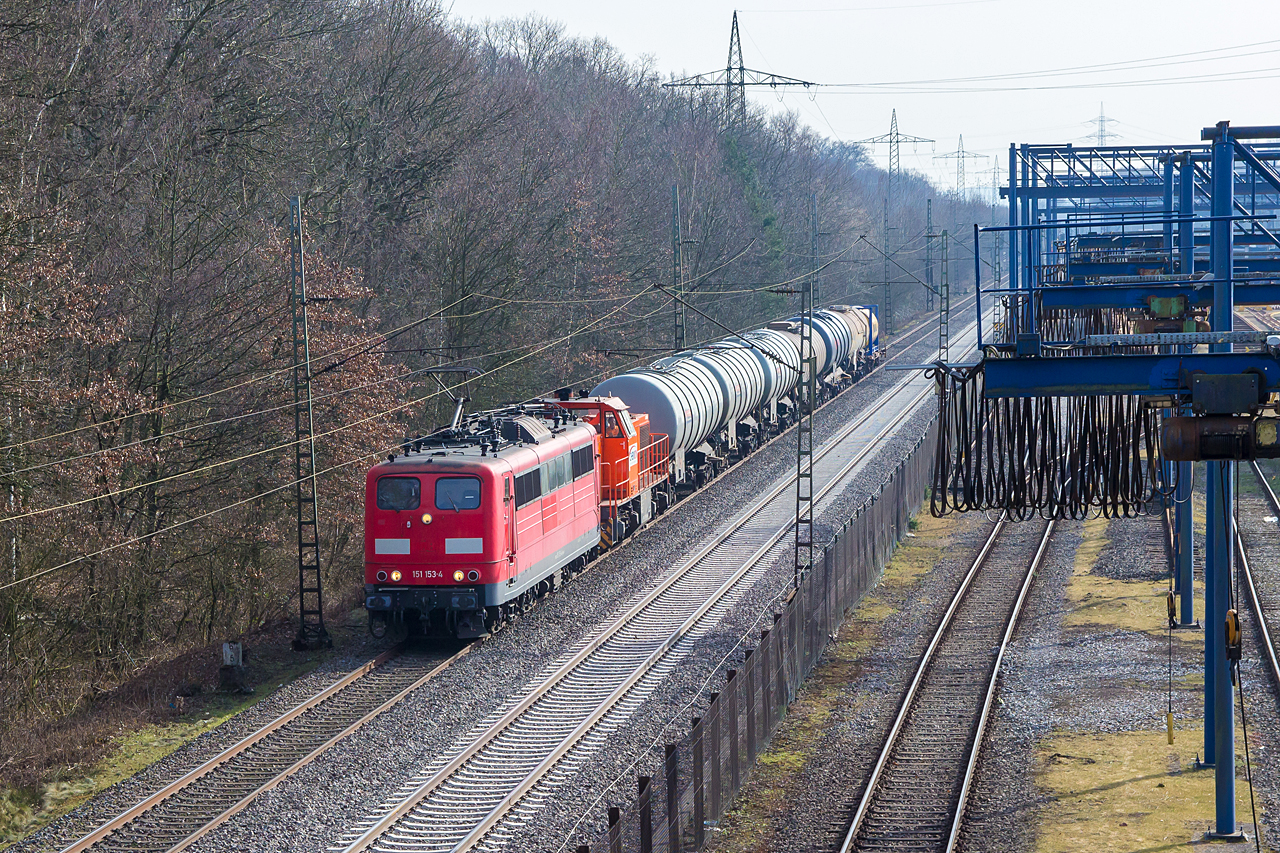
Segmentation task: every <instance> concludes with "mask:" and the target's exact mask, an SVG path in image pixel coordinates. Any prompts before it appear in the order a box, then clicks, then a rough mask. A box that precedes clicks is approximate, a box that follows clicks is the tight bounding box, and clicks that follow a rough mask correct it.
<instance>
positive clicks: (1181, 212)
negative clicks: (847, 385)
mask: <svg viewBox="0 0 1280 853" xmlns="http://www.w3.org/2000/svg"><path fill="white" fill-rule="evenodd" d="M1001 195H1002V197H1004V198H1005V199H1007V201H1008V204H1009V223H1008V225H1007V226H1000V227H993V228H980V227H979V226H977V225H975V226H974V242H975V246H974V249H975V258H978V257H981V253H980V251H979V248H980V247H979V244H980V241H981V234H982V232H988V231H1005V232H1009V236H1010V239H1009V246H1008V266H1009V273H1010V277H1009V280H1008V282H1007V283H1006V284H1007V286H1003V287H994V288H990V289H983V288H981V287H980V288H979V291H978V300H977V302H978V306H977V308H978V316H979V318H980V319H979V322H980V323H981V315H982V311H983V308H984V306H983V302H984V299H985V301H986V305H987V307H989V306H990V305H991V301H992V300H993V299H994V300H996V301H997V305H998V306H999V307H1000V309H1001V311H1000V316H1001V318H1002V319H1001V320H1000V321H998V322H997V323H996V327H995V328H994V329H988V330H987V332H988V333H987V335H986V336H985V337H983V336H982V332H981V326H979V337H980V347H981V350H980V351H981V352H982V353H983V357H982V359H981V361H980V363H979V365H978V366H977V367H975V368H972V371H971V372H969V373H964V371H963V370H957V368H960V367H962V366H952V367H950V368H948V369H947V370H946V371H940V375H941V374H942V373H943V372H945V373H946V374H947V375H948V376H949V377H951V378H950V379H942V380H940V381H943V382H944V384H945V383H946V382H948V381H949V382H951V383H952V385H951V386H949V387H950V388H951V389H952V393H954V390H955V388H958V387H959V385H960V384H961V383H963V382H977V383H980V393H979V394H978V395H977V396H980V397H982V398H983V399H985V400H988V401H1001V400H1003V401H1006V403H1005V405H1009V404H1010V403H1009V402H1008V401H1022V402H1021V403H1019V404H1018V405H1019V406H1023V408H1022V409H1019V411H1023V412H1026V413H1033V412H1035V413H1044V412H1056V413H1057V414H1049V415H1045V414H1028V415H1026V417H1029V418H1034V417H1039V418H1040V419H1041V421H1042V423H1040V424H1039V428H1040V429H1043V430H1050V431H1052V430H1053V429H1058V428H1059V425H1056V424H1048V423H1043V421H1045V420H1046V419H1049V420H1052V419H1055V418H1057V419H1059V420H1061V419H1062V417H1063V416H1062V414H1061V413H1062V412H1063V411H1067V410H1066V409H1061V408H1059V409H1054V408H1053V406H1054V405H1057V403H1054V402H1053V401H1059V402H1061V401H1063V400H1067V401H1071V402H1070V403H1069V405H1071V406H1077V407H1078V406H1080V405H1082V404H1081V403H1080V402H1079V401H1080V400H1086V399H1094V400H1104V401H1105V400H1111V401H1114V400H1118V399H1120V398H1124V399H1125V400H1127V401H1130V403H1131V404H1132V408H1129V409H1124V410H1123V411H1121V409H1122V408H1123V407H1119V408H1117V407H1115V406H1114V405H1113V407H1112V408H1111V409H1110V410H1107V411H1109V412H1110V414H1106V415H1105V416H1098V415H1096V414H1095V415H1088V417H1109V418H1111V420H1110V421H1108V423H1110V424H1112V425H1113V426H1112V427H1110V428H1111V429H1113V431H1114V430H1118V431H1120V432H1123V431H1125V430H1130V427H1131V426H1132V435H1135V436H1137V435H1138V434H1139V433H1140V432H1141V428H1142V424H1143V423H1146V424H1147V425H1150V424H1151V423H1153V422H1159V421H1154V420H1147V421H1141V418H1144V417H1150V418H1156V417H1158V418H1160V419H1161V421H1162V422H1163V424H1164V430H1163V433H1162V435H1163V438H1162V439H1161V440H1159V441H1156V440H1155V439H1154V437H1153V436H1152V435H1150V431H1148V434H1146V435H1145V436H1143V437H1142V440H1141V441H1135V442H1134V443H1133V450H1132V451H1131V453H1132V465H1133V466H1134V467H1133V468H1131V469H1129V470H1131V471H1134V472H1136V471H1137V470H1138V469H1137V466H1138V465H1140V464H1142V465H1145V464H1147V463H1148V462H1151V468H1152V471H1153V473H1152V475H1151V477H1152V483H1153V485H1152V488H1151V490H1150V491H1149V494H1150V496H1151V499H1152V500H1151V506H1156V505H1165V504H1166V503H1167V501H1168V499H1170V498H1171V499H1172V504H1173V511H1172V519H1171V520H1172V540H1173V554H1174V563H1175V565H1174V574H1175V578H1176V590H1177V593H1178V595H1179V597H1180V599H1179V600H1180V607H1179V608H1178V610H1179V613H1178V614H1177V617H1176V619H1177V621H1178V622H1179V623H1180V624H1181V625H1182V626H1185V627H1194V626H1195V622H1194V613H1193V601H1192V595H1193V580H1192V579H1193V559H1194V554H1193V541H1192V524H1191V487H1192V482H1193V476H1194V470H1193V469H1194V466H1195V465H1196V462H1197V461H1199V463H1200V466H1201V467H1202V469H1203V476H1204V478H1205V479H1204V482H1205V494H1206V518H1207V523H1206V537H1205V548H1204V554H1203V567H1204V578H1205V593H1204V597H1205V601H1204V608H1203V613H1204V625H1203V630H1204V639H1205V644H1204V667H1205V702H1204V763H1205V764H1207V765H1212V766H1213V767H1214V768H1215V801H1216V805H1215V822H1214V827H1215V828H1214V831H1213V832H1212V833H1210V835H1212V836H1215V837H1222V838H1238V837H1240V832H1239V827H1238V825H1237V822H1236V814H1235V744H1234V733H1235V720H1234V708H1233V702H1232V681H1233V677H1234V673H1233V669H1232V666H1233V660H1232V656H1233V653H1234V654H1238V653H1237V652H1235V650H1234V649H1233V648H1232V647H1230V646H1229V645H1228V641H1227V639H1226V635H1227V632H1226V630H1225V628H1224V626H1225V625H1226V621H1227V619H1228V616H1229V614H1228V610H1229V601H1230V595H1231V589H1230V586H1229V584H1230V580H1231V576H1232V572H1233V569H1234V561H1235V553H1234V547H1235V542H1236V539H1235V536H1234V518H1233V513H1232V511H1231V510H1232V507H1233V506H1234V487H1235V468H1236V464H1237V460H1241V459H1248V458H1254V456H1255V455H1257V454H1258V452H1259V451H1258V448H1259V446H1260V445H1261V444H1264V443H1265V441H1259V440H1256V437H1255V430H1256V428H1257V425H1258V423H1259V422H1260V421H1264V420H1269V421H1270V423H1271V425H1272V426H1274V425H1275V424H1276V423H1280V421H1277V420H1276V419H1274V418H1270V419H1268V418H1266V417H1265V414H1266V411H1267V410H1268V409H1271V408H1275V409H1276V411H1277V412H1280V404H1275V403H1273V402H1272V398H1271V395H1272V394H1273V393H1276V392H1280V338H1277V337H1271V338H1270V339H1268V336H1267V335H1266V334H1258V333H1233V332H1232V328H1233V315H1234V308H1235V306H1237V305H1270V304H1280V283H1278V279H1280V222H1277V214H1278V213H1280V125H1277V126H1265V127H1232V126H1231V125H1230V123H1229V122H1220V123H1218V124H1217V125H1215V126H1214V127H1210V128H1205V130H1204V132H1203V133H1202V139H1201V144H1192V145H1186V146H1107V147H1076V146H1072V145H1012V146H1010V149H1009V183H1008V186H1007V187H1004V188H1002V189H1001ZM975 267H976V268H977V267H979V264H978V263H976V262H975ZM975 271H976V272H980V269H976V270H975ZM1246 341H1247V342H1249V343H1251V344H1254V345H1255V346H1253V347H1252V349H1250V350H1247V351H1244V350H1239V351H1238V350H1236V349H1235V346H1234V345H1235V344H1237V343H1241V342H1246ZM966 369H967V368H966ZM979 373H980V374H981V376H980V378H979V379H977V380H975V379H974V378H973V377H974V376H975V375H976V374H979ZM947 393H948V391H947V390H946V388H945V387H944V391H943V405H944V407H945V406H946V405H948V403H947V400H948V397H947ZM1028 398H1031V399H1028ZM1035 400H1040V401H1042V404H1036V403H1035ZM1035 405H1040V408H1034V406H1035ZM1126 405H1128V404H1126ZM1104 408H1105V407H1104ZM972 411H973V412H977V411H979V410H978V409H977V408H974V409H972ZM982 411H983V412H987V411H988V410H986V409H983V410H982ZM1005 411H1008V410H1005ZM1070 411H1071V412H1073V413H1079V412H1083V411H1086V410H1085V409H1080V408H1073V409H1070ZM1087 411H1089V412H1095V413H1097V412H1101V411H1104V409H1103V408H1095V409H1089V410H1087ZM1116 412H1120V414H1116ZM1134 412H1140V413H1141V414H1138V415H1134V414H1132V413H1134ZM1153 413H1155V414H1153ZM983 417H989V414H988V415H984V416H983ZM1070 417H1073V418H1078V417H1080V416H1079V415H1078V414H1072V415H1071V416H1070ZM1126 418H1128V420H1125V419H1126ZM971 419H976V416H974V417H973V418H971ZM1140 421H1141V422H1140ZM1099 422H1101V421H1099ZM1028 423H1030V421H1028ZM1116 425H1118V426H1116ZM983 428H984V427H983V426H982V425H981V424H975V425H974V429H976V430H981V429H983ZM986 428H988V429H990V427H986ZM1178 429H1182V430H1184V432H1181V433H1179V432H1177V430H1178ZM1171 430H1172V431H1171ZM1028 434H1030V435H1032V436H1033V438H1032V439H1031V442H1032V444H1033V445H1034V443H1035V442H1036V441H1040V442H1041V444H1042V445H1044V443H1045V442H1047V441H1048V439H1047V438H1036V437H1034V436H1036V435H1039V433H1035V432H1029V433H1028ZM1081 434H1084V433H1081ZM1180 435H1181V436H1190V438H1188V439H1187V440H1186V441H1183V442H1181V443H1179V442H1178V441H1176V440H1175V439H1176V438H1177V437H1178V436H1180ZM993 444H998V443H993ZM958 446H959V443H958V442H953V444H952V445H951V446H950V447H949V448H948V453H960V454H963V453H964V452H965V451H964V449H963V448H961V449H959V450H956V449H955V448H956V447H958ZM1125 446H1126V447H1128V445H1125ZM1044 447H1047V445H1044V446H1043V447H1042V450H1043V449H1044ZM940 448H941V445H940ZM1015 452H1016V453H1022V452H1025V453H1026V454H1027V456H1030V455H1031V452H1032V451H1031V450H1023V449H1020V450H1018V451H1015ZM1057 452H1058V453H1059V454H1060V455H1063V454H1065V455H1068V456H1070V455H1073V454H1076V453H1082V454H1083V453H1085V452H1086V450H1085V449H1083V448H1079V447H1073V446H1071V442H1070V441H1065V442H1060V443H1059V444H1058V445H1057ZM1125 452H1130V451H1128V450H1126V451H1125ZM1261 455H1269V456H1270V455H1280V445H1278V446H1277V447H1272V448H1270V449H1269V451H1266V452H1263V453H1262V454H1261ZM1010 456H1012V454H1010ZM1052 458H1054V457H1053V456H1052V455H1051V454H1049V453H1047V452H1042V453H1041V455H1040V456H1039V459H1041V460H1045V459H1052ZM1157 459H1158V460H1161V461H1160V462H1159V467H1158V468H1157V467H1156V464H1155V463H1154V462H1152V460H1157ZM939 464H940V465H942V464H949V465H951V466H952V470H953V474H952V475H950V476H955V474H954V472H956V471H959V470H960V468H961V467H963V466H961V465H957V464H953V463H952V462H951V461H946V462H945V463H944V459H943V457H942V453H941V450H940V456H939ZM965 464H968V463H965ZM1070 464H1071V463H1068V467H1069V465H1070ZM1015 469H1016V470H1020V471H1025V470H1026V469H1024V468H1016V466H1013V467H1011V469H1010V470H1015ZM985 476H987V477H988V478H990V477H991V476H993V475H991V474H987V475H985ZM942 482H948V481H947V480H945V479H944V480H943V481H942ZM955 488H958V487H955ZM955 488H953V492H954V491H955ZM1109 488H1114V485H1113V484H1108V483H1098V484H1096V489H1097V491H1098V492H1099V493H1105V492H1106V491H1107V489H1109ZM979 492H980V490H979ZM988 492H989V493H992V494H995V493H999V494H1000V495H1001V496H1002V497H999V498H998V500H1013V499H1017V500H1024V501H1025V500H1028V498H1026V497H1025V495H1026V494H1027V493H1028V491H1027V490H1025V489H1023V490H1021V491H1019V489H1016V488H1011V489H1009V490H1008V494H1010V495H1014V496H1015V497H1014V498H1008V497H1004V496H1003V495H1004V494H1005V493H1004V492H1001V491H1000V490H990V489H989V490H988ZM968 494H970V495H972V494H975V492H974V490H973V489H972V488H970V491H969V493H968ZM1018 495H1023V497H1017V496H1018ZM981 497H982V495H981V494H979V498H981ZM1096 497H1097V496H1096V495H1095V496H1093V497H1088V498H1080V501H1083V503H1081V504H1080V506H1084V505H1085V504H1087V503H1088V502H1089V501H1094V500H1095V499H1096ZM935 500H936V499H935ZM944 500H945V499H944ZM985 500H987V501H988V502H987V504H986V505H985V506H986V507H987V508H992V507H996V506H997V503H996V502H994V501H995V500H996V499H993V498H985ZM1030 500H1035V497H1034V496H1032V498H1030ZM1053 500H1055V501H1059V503H1055V504H1053V506H1052V507H1050V509H1049V510H1046V509H1045V507H1047V506H1049V504H1044V505H1042V506H1041V507H1040V508H1039V510H1040V512H1041V513H1042V514H1043V513H1045V512H1047V511H1048V512H1058V513H1061V512H1063V510H1062V506H1063V505H1064V504H1063V503H1062V502H1061V501H1062V496H1061V494H1058V495H1057V496H1056V497H1054V498H1053ZM1101 500H1102V502H1103V503H1105V500H1106V496H1105V494H1103V496H1102V498H1101ZM978 503H981V501H978ZM1094 505H1097V504H1096V503H1095V504H1094ZM966 508H979V507H978V506H977V504H971V505H970V506H969V507H966ZM1003 508H1008V507H1003ZM1023 509H1025V507H1023ZM1033 509H1034V507H1033ZM935 511H936V510H935ZM1171 618H1174V617H1171Z"/></svg>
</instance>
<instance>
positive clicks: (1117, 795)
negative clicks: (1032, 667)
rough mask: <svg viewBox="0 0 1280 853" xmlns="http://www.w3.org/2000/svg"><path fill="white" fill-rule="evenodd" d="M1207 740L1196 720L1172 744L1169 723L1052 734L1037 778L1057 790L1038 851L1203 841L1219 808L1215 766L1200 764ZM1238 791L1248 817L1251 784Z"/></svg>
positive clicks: (1130, 852)
mask: <svg viewBox="0 0 1280 853" xmlns="http://www.w3.org/2000/svg"><path fill="white" fill-rule="evenodd" d="M1240 737H1241V736H1240V734H1239V733H1237V735H1236V738H1237V743H1240V740H1239V739H1240ZM1200 743H1201V733H1200V730H1199V725H1198V721H1195V720H1187V721H1184V722H1183V723H1182V724H1181V726H1180V727H1178V728H1176V729H1175V743H1174V744H1173V745H1172V746H1170V745H1169V744H1168V742H1167V740H1166V734H1165V732H1164V730H1163V728H1161V729H1154V730H1147V731H1134V732H1122V733H1119V734H1078V733H1055V734H1053V735H1051V736H1050V737H1049V738H1047V739H1046V740H1045V741H1044V742H1042V743H1041V745H1040V748H1039V750H1038V752H1037V755H1036V781H1037V783H1038V784H1039V786H1040V787H1041V789H1042V790H1043V791H1044V792H1045V793H1046V794H1048V795H1049V801H1048V802H1047V803H1046V804H1045V806H1044V807H1043V809H1042V810H1041V812H1040V816H1039V826H1038V830H1037V837H1036V847H1035V849H1036V851H1037V853H1077V851H1080V850H1089V851H1092V853H1156V851H1163V850H1179V849H1183V848H1185V847H1186V845H1187V844H1188V842H1191V841H1198V840H1199V839H1200V837H1201V835H1202V834H1203V833H1204V831H1205V829H1206V828H1207V826H1208V825H1209V824H1210V823H1211V822H1212V820H1213V813H1214V804H1213V803H1214V799H1213V770H1212V769H1205V770H1197V769H1195V757H1196V753H1197V751H1198V749H1199V746H1200ZM1236 766H1237V767H1243V766H1244V757H1243V755H1239V756H1237V758H1236ZM1236 797H1237V801H1236V813H1237V815H1239V816H1240V817H1241V818H1242V819H1244V820H1246V821H1247V820H1248V819H1249V789H1248V787H1247V786H1246V785H1243V784H1240V785H1237V786H1236ZM1239 846H1240V845H1236V846H1235V847H1234V848H1233V849H1238V848H1239ZM1249 848H1250V849H1252V845H1249Z"/></svg>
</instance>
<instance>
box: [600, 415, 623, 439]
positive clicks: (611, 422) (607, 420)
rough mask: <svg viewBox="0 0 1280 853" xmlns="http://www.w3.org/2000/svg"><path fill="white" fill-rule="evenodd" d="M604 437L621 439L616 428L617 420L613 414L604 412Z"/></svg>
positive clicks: (619, 430)
mask: <svg viewBox="0 0 1280 853" xmlns="http://www.w3.org/2000/svg"><path fill="white" fill-rule="evenodd" d="M604 437H605V438H622V430H621V429H620V428H619V427H618V419H617V418H615V417H614V416H613V412H605V415H604Z"/></svg>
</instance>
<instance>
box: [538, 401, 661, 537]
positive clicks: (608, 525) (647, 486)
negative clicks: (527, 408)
mask: <svg viewBox="0 0 1280 853" xmlns="http://www.w3.org/2000/svg"><path fill="white" fill-rule="evenodd" d="M555 402H556V404H557V405H560V406H563V407H564V408H566V409H569V410H571V411H573V413H574V414H576V415H577V416H578V417H579V418H581V419H582V420H584V421H586V422H587V423H589V424H591V425H592V426H594V427H595V428H596V433H597V438H596V441H597V442H598V446H599V459H598V460H597V462H596V465H597V467H598V468H599V471H600V530H601V535H602V537H603V544H605V545H606V546H608V545H612V544H615V543H617V542H618V541H619V540H621V539H623V538H625V537H627V536H629V535H631V533H633V532H634V531H635V530H636V529H637V528H639V527H640V526H641V525H642V524H645V523H647V522H648V521H650V520H651V519H652V518H653V517H654V516H655V515H659V514H661V513H663V512H665V511H666V509H667V507H669V506H670V505H671V504H672V502H673V499H674V491H673V490H672V488H671V482H670V480H671V478H670V467H671V466H670V458H669V457H670V451H669V449H668V448H669V443H668V437H667V436H666V435H664V434H662V433H654V432H650V431H649V416H648V415H647V414H645V413H643V412H637V413H634V414H633V413H632V412H631V411H630V410H629V409H628V407H627V404H626V403H624V402H622V400H621V399H620V398H618V397H586V396H582V397H571V396H570V395H569V394H568V392H567V391H562V392H560V396H559V399H558V400H556V401H555Z"/></svg>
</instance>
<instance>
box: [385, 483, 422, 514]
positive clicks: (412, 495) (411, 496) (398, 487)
mask: <svg viewBox="0 0 1280 853" xmlns="http://www.w3.org/2000/svg"><path fill="white" fill-rule="evenodd" d="M421 496H422V483H420V482H419V481H418V478H417V477H379V478H378V509H393V510H395V511H397V512H399V511H400V510H403V509H417V508H418V504H419V502H420V501H421Z"/></svg>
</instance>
